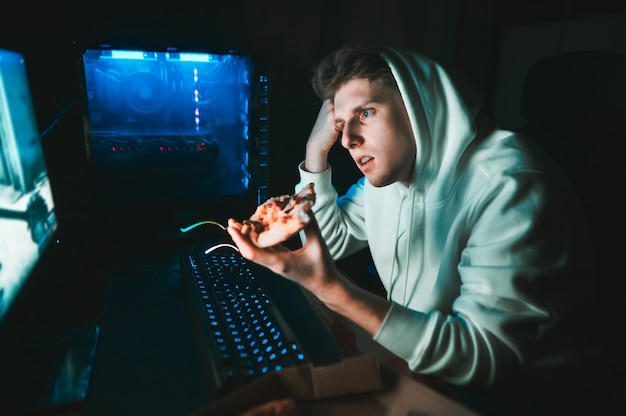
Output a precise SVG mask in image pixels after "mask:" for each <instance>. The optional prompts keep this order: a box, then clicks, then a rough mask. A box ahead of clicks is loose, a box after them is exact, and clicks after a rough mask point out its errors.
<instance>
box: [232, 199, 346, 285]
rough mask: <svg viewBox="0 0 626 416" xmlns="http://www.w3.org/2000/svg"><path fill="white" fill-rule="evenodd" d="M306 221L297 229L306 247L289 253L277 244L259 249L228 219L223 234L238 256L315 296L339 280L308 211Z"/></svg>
mask: <svg viewBox="0 0 626 416" xmlns="http://www.w3.org/2000/svg"><path fill="white" fill-rule="evenodd" d="M308 218H309V219H308V222H307V223H306V224H304V225H303V226H302V227H303V228H301V229H302V230H303V231H304V235H305V238H306V243H305V244H304V246H303V247H301V248H299V249H297V250H290V249H288V248H287V247H285V246H283V245H281V244H276V245H271V246H269V247H259V246H258V245H257V244H256V243H255V242H254V237H255V236H254V235H253V234H250V233H249V232H246V229H245V227H246V226H245V224H244V223H241V222H238V221H236V220H234V219H232V218H231V219H229V220H228V227H227V229H226V230H227V231H228V233H229V234H230V236H231V238H232V240H233V242H234V243H235V245H237V248H238V249H239V251H240V253H241V255H242V256H244V257H245V258H247V259H248V260H250V261H253V262H255V263H258V264H260V265H262V266H265V267H267V268H268V269H270V270H272V271H273V272H274V273H277V274H280V275H282V276H284V277H286V278H288V279H290V280H292V281H294V282H296V283H299V284H301V285H302V286H303V287H305V288H307V289H308V290H310V291H312V292H313V293H316V292H317V290H320V289H322V288H323V287H325V285H326V284H327V283H330V282H331V281H334V280H335V279H337V278H339V272H338V271H337V269H336V267H335V262H334V261H333V260H332V257H331V255H330V252H329V251H328V248H327V247H326V243H325V242H324V240H323V238H322V235H321V232H320V230H319V226H318V225H317V222H316V221H315V216H314V215H313V212H312V211H309V213H308Z"/></svg>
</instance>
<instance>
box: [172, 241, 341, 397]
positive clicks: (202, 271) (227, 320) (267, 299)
mask: <svg viewBox="0 0 626 416" xmlns="http://www.w3.org/2000/svg"><path fill="white" fill-rule="evenodd" d="M181 263H182V264H181V266H182V271H183V273H184V274H185V275H186V276H185V280H186V281H187V283H188V284H187V287H188V289H189V292H188V293H189V295H190V297H191V301H192V302H190V305H191V306H192V313H193V315H194V319H195V323H196V325H197V331H198V333H199V334H201V337H200V339H201V341H200V346H201V348H202V350H203V351H205V352H206V354H203V355H206V358H207V360H208V361H207V364H208V368H209V370H210V373H211V375H212V377H213V379H214V381H215V384H216V388H217V391H218V393H217V396H223V395H224V394H227V393H229V392H231V391H233V390H235V389H237V388H239V387H241V386H243V385H244V384H246V383H248V382H250V381H252V380H254V379H256V378H259V377H260V376H263V375H264V374H267V373H270V372H274V371H281V370H282V369H284V368H289V367H294V366H297V365H301V364H303V363H314V364H315V363H316V362H317V363H321V362H323V363H328V362H333V361H339V360H340V359H341V358H343V353H342V352H340V351H339V347H338V344H335V340H334V338H332V335H330V332H328V334H325V336H326V338H325V339H326V340H327V341H326V343H327V344H326V345H319V343H320V340H319V339H317V340H316V341H315V342H316V343H318V345H311V346H310V347H309V348H307V346H306V345H304V343H303V342H302V341H301V340H300V339H299V337H298V336H296V334H295V333H294V330H293V329H294V328H293V327H294V325H296V326H300V327H301V329H304V331H302V330H301V331H300V332H301V333H302V334H304V335H305V338H308V339H310V337H308V336H307V332H309V331H308V328H307V327H310V328H312V330H313V332H315V329H314V328H315V327H316V325H317V328H318V331H319V330H320V329H322V328H320V327H319V325H320V324H321V325H323V324H322V323H321V321H319V322H315V320H317V316H316V315H315V311H314V310H313V309H312V308H311V305H310V304H309V302H308V300H307V299H306V298H305V297H304V295H303V294H302V292H301V291H300V289H299V288H298V287H295V286H296V285H295V284H294V283H292V282H288V281H287V280H286V279H284V278H282V277H281V276H277V275H274V274H273V273H271V272H269V270H267V269H265V268H262V267H261V266H259V265H257V264H254V263H252V262H249V261H248V260H246V259H245V258H244V257H243V256H241V255H240V254H239V252H238V251H237V249H236V247H235V246H232V245H230V244H216V245H213V246H210V247H208V248H205V247H200V248H196V249H193V250H190V251H188V252H186V253H184V254H183V255H182V256H181ZM297 295H299V296H300V297H297ZM294 296H296V297H297V299H294ZM278 300H281V301H282V303H283V305H282V309H283V311H284V312H283V311H281V307H280V302H278V303H277V302H276V301H278ZM287 300H288V302H287ZM285 309H287V310H286V311H285ZM295 309H297V311H296V310H295ZM306 312H309V313H308V314H307V313H306ZM311 313H312V314H313V315H311ZM287 315H295V316H296V317H297V316H300V318H292V324H294V325H290V324H289V323H288V322H287V320H286V319H285V318H286V316H287ZM304 317H306V318H304ZM322 330H324V331H325V327H324V328H323V329H322ZM309 335H310V334H309ZM313 335H314V336H315V334H313ZM305 340H306V339H305ZM325 349H328V350H329V351H331V355H326V354H320V352H322V351H323V350H325ZM320 350H321V351H320Z"/></svg>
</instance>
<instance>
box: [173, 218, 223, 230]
mask: <svg viewBox="0 0 626 416" xmlns="http://www.w3.org/2000/svg"><path fill="white" fill-rule="evenodd" d="M207 224H210V225H216V226H218V227H220V228H221V229H222V230H224V231H226V227H224V226H223V225H222V224H220V223H219V222H216V221H211V220H207V221H198V222H196V223H194V224H191V225H188V226H187V227H181V228H180V231H181V232H183V233H186V232H188V231H191V230H193V229H194V228H196V227H199V226H201V225H207Z"/></svg>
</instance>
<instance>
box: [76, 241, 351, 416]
mask: <svg viewBox="0 0 626 416" xmlns="http://www.w3.org/2000/svg"><path fill="white" fill-rule="evenodd" d="M180 253H181V250H166V251H165V252H162V251H155V252H153V253H151V254H144V255H140V256H132V260H130V261H123V260H120V261H116V264H114V265H113V267H112V270H111V276H110V279H109V288H108V294H107V301H106V304H105V309H104V316H103V319H102V322H101V325H100V335H99V340H98V344H97V347H96V352H95V356H94V360H93V366H92V370H91V378H90V383H89V388H88V392H87V398H86V400H85V411H84V414H85V415H100V414H103V415H104V414H106V415H111V414H115V415H121V414H133V415H137V414H150V415H181V414H189V413H191V412H193V411H194V410H197V409H199V408H202V407H204V406H206V405H207V404H210V403H211V402H212V401H213V400H214V399H215V397H213V394H214V393H212V391H213V389H212V388H211V382H212V381H211V379H210V377H209V373H208V372H207V371H206V367H204V366H203V365H202V364H200V363H202V362H204V360H203V359H202V357H201V356H200V354H199V351H200V350H199V348H198V345H197V344H196V343H197V342H198V341H197V340H198V336H197V335H196V334H195V333H194V323H193V319H192V318H193V316H192V315H191V313H192V309H191V308H190V307H189V304H188V300H187V299H186V288H185V284H186V283H185V282H184V278H183V277H182V275H181V273H180V265H179V256H180ZM272 277H274V279H273V280H275V281H276V284H277V285H280V286H284V285H288V289H289V290H294V289H295V290H297V291H298V292H297V293H298V294H300V295H301V298H297V297H294V296H281V298H282V299H276V298H274V303H275V304H277V305H278V306H282V307H283V308H281V309H282V310H283V311H284V310H290V311H291V309H300V308H291V309H290V308H289V306H290V305H293V302H297V301H302V300H304V301H305V302H307V301H306V298H305V296H304V294H303V293H302V292H300V289H299V288H298V287H297V286H296V285H295V284H294V283H292V282H288V281H286V280H284V279H275V276H272ZM287 292H288V293H292V292H289V291H286V292H281V293H287ZM292 294H293V293H292ZM294 306H295V305H294ZM302 313H306V310H305V311H304V312H301V311H300V310H298V311H297V312H296V313H293V314H289V315H294V316H286V315H288V314H285V313H283V315H285V316H283V317H284V318H285V319H286V320H287V321H288V323H289V324H290V325H291V326H292V327H293V326H294V323H295V322H301V321H302V320H304V318H305V317H304V316H303V315H302ZM310 313H311V314H313V315H314V316H315V318H316V319H317V315H315V312H314V310H313V309H311V310H310ZM298 314H300V315H298ZM299 318H301V320H300V321H298V319H299ZM289 320H292V321H289ZM294 320H295V321H294ZM306 322H309V321H308V320H307V321H306ZM319 326H320V329H323V331H325V332H327V336H329V337H330V336H331V333H330V331H328V329H327V328H326V327H325V326H323V324H322V322H321V321H319ZM294 329H295V328H294ZM306 330H307V331H306V332H307V333H299V334H296V336H297V337H298V338H299V339H300V340H301V342H303V341H307V342H305V345H311V344H312V342H310V341H314V342H315V344H314V345H316V346H317V345H328V343H325V342H323V340H324V337H323V335H324V334H321V333H320V331H319V330H317V331H316V329H315V328H314V327H307V328H306ZM302 337H309V338H311V337H315V338H316V339H315V340H312V339H308V340H303V339H302ZM318 338H319V339H318ZM331 340H332V338H331ZM333 341H334V340H333ZM320 342H322V344H319V343H320ZM338 345H339V344H336V343H335V344H334V345H333V346H329V348H328V349H330V351H324V352H323V354H320V351H317V352H314V353H313V354H310V355H315V354H316V353H317V354H318V355H319V356H327V355H326V352H331V354H329V356H333V357H334V356H336V355H335V351H332V348H337V349H338V348H339V347H338ZM319 349H321V348H319ZM340 354H341V355H340V358H338V360H339V359H341V357H342V356H343V352H340ZM312 358H313V359H314V361H315V362H319V361H320V360H319V359H318V358H314V357H312Z"/></svg>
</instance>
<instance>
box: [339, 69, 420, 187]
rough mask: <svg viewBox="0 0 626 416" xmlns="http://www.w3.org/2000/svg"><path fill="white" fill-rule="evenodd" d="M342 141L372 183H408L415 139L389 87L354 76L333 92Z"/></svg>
mask: <svg viewBox="0 0 626 416" xmlns="http://www.w3.org/2000/svg"><path fill="white" fill-rule="evenodd" d="M334 111H335V121H336V122H337V124H338V126H340V127H341V130H342V136H341V145H342V146H343V147H345V148H346V149H348V151H349V152H350V155H351V156H352V159H353V160H354V162H355V163H356V165H357V166H358V168H359V169H360V170H361V172H363V174H364V175H365V177H367V179H368V181H369V182H370V183H371V184H372V185H373V186H378V187H379V186H385V185H389V184H391V183H393V182H396V181H400V182H403V183H408V182H409V181H410V179H411V173H412V171H413V165H414V164H415V152H416V149H415V139H414V137H413V132H412V130H411V123H410V121H409V116H408V114H407V111H406V108H405V106H404V103H403V102H402V99H401V98H400V97H399V96H398V95H397V94H396V93H394V91H393V90H392V89H390V88H385V87H383V86H381V85H380V84H378V83H375V82H374V83H372V82H370V81H369V80H367V79H353V80H350V81H348V82H347V83H345V84H343V85H342V86H341V87H340V88H339V89H338V90H337V92H336V94H335V100H334Z"/></svg>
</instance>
